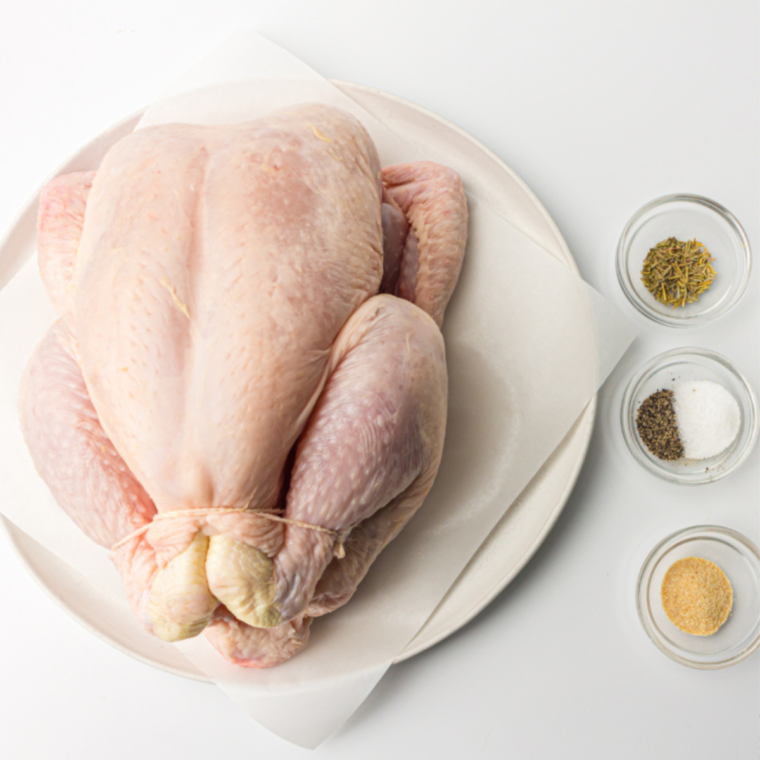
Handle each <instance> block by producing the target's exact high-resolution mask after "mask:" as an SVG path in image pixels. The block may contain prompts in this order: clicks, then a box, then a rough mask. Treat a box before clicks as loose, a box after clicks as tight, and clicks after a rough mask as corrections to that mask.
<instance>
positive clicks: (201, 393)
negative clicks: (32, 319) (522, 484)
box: [20, 105, 467, 667]
mask: <svg viewBox="0 0 760 760" xmlns="http://www.w3.org/2000/svg"><path fill="white" fill-rule="evenodd" d="M466 232H467V209H466V202H465V199H464V193H463V191H462V186H461V182H460V180H459V178H458V176H457V175H456V174H455V173H454V172H452V171H451V170H448V169H446V168H444V167H441V166H438V165H436V164H432V163H429V162H422V163H419V164H409V165H399V166H393V167H388V168H386V169H385V170H383V171H382V172H381V170H380V164H379V160H378V156H377V153H376V150H375V147H374V145H373V143H372V141H371V139H370V138H369V135H368V134H367V133H366V131H365V130H364V128H363V127H362V126H361V124H360V123H359V122H358V121H356V119H354V118H353V117H351V116H349V115H348V114H345V113H344V112H342V111H339V110H337V109H334V108H331V107H327V106H320V105H307V106H300V107H296V108H291V109H287V110H284V111H280V112H277V113H275V114H272V115H271V116H268V117H266V118H263V119H259V120H257V121H254V122H249V123H245V124H236V125H231V126H224V127H199V126H192V125H178V124H173V125H165V126H160V127H152V128H148V129H144V130H140V131H138V132H136V133H133V134H132V135H129V136H128V137H126V138H124V139H122V140H121V141H120V142H119V143H117V144H116V145H115V146H114V147H113V148H112V149H111V150H110V151H109V153H108V154H107V155H106V157H105V158H104V160H103V162H102V164H101V166H100V167H99V169H98V171H97V172H87V173H77V174H73V175H67V176H63V177H59V178H57V179H55V180H53V182H51V183H50V184H49V185H48V186H47V187H46V188H45V189H44V191H43V193H42V195H41V198H40V211H39V233H38V252H39V266H40V272H41V275H42V278H43V281H44V282H45V285H46V288H47V290H48V294H49V296H50V299H51V302H52V303H53V305H54V307H55V308H56V311H57V312H58V314H59V316H60V319H59V321H58V322H56V324H55V325H53V327H52V328H51V329H50V331H49V332H48V334H47V335H46V336H45V338H44V339H43V340H42V342H41V343H40V345H39V346H38V347H37V349H36V350H35V352H34V354H33V356H32V358H31V360H30V363H29V366H28V368H27V371H26V375H25V377H24V381H23V383H22V388H21V394H20V411H21V417H22V427H23V430H24V434H25V437H26V440H27V443H28V445H29V448H30V451H31V453H32V457H33V459H34V461H35V464H36V466H37V468H38V470H39V472H40V474H41V476H42V477H43V478H44V480H45V481H46V483H47V484H48V486H49V487H50V489H51V491H52V493H53V495H54V496H55V498H56V499H57V501H58V502H59V504H60V505H61V507H62V508H63V509H64V510H66V512H67V513H68V514H69V515H70V516H71V517H72V519H74V520H75V521H76V522H77V523H78V524H79V525H80V527H81V528H82V529H83V530H84V531H85V532H86V533H87V535H88V536H89V537H90V538H92V539H93V540H94V541H97V542H98V543H100V544H101V545H103V546H105V547H108V548H110V549H112V559H113V561H114V562H115V564H116V566H117V567H118V569H119V570H120V572H121V574H122V578H123V581H124V586H125V591H126V594H127V597H128V599H129V601H130V604H131V606H132V608H133V609H134V611H135V614H136V615H137V617H138V619H139V620H140V622H141V623H142V625H143V626H144V627H145V628H146V629H147V630H148V631H150V632H152V633H154V634H156V635H157V636H159V637H161V638H162V639H165V640H169V641H171V640H178V639H182V638H187V637H190V636H195V635H197V634H198V633H200V632H201V631H202V630H204V629H206V631H207V636H208V638H209V639H210V640H211V641H212V643H213V644H214V645H215V646H216V647H217V649H219V651H220V652H221V653H222V654H223V655H224V656H225V657H227V659H229V660H231V661H233V662H236V663H239V664H242V665H248V666H256V667H265V666H271V665H274V664H276V663H278V662H281V661H283V660H285V659H288V658H289V657H291V656H292V655H293V654H295V653H296V652H298V651H299V650H300V649H301V648H302V647H303V646H304V645H305V644H306V642H307V639H308V630H309V624H310V621H311V618H312V617H313V616H316V615H321V614H325V613H326V612H330V611H332V610H334V609H335V608H336V607H338V606H340V605H341V604H343V603H345V602H346V601H347V600H348V599H349V598H350V596H351V595H352V593H353V592H354V590H355V589H356V586H357V584H358V583H359V582H360V581H361V579H362V578H363V577H364V575H365V574H366V572H367V570H368V569H369V567H370V565H371V563H372V561H373V560H374V559H375V557H376V556H377V554H378V553H379V552H380V551H381V549H382V548H383V547H384V546H385V545H386V544H387V543H388V542H389V541H390V540H392V538H393V537H394V536H395V535H397V533H398V531H399V530H401V528H402V527H403V525H404V524H405V523H406V522H407V521H408V520H409V518H410V517H411V516H412V515H413V514H414V512H415V511H416V509H417V508H418V507H419V506H420V504H421V503H422V501H423V500H424V498H425V496H426V494H427V492H428V491H429V489H430V487H431V485H432V483H433V480H434V478H435V475H436V472H437V469H438V465H439V463H440V458H441V452H442V448H443V439H444V431H445V423H446V393H447V373H446V361H445V352H444V345H443V338H442V336H441V333H440V325H441V322H442V319H443V314H444V310H445V307H446V304H447V302H448V299H449V297H450V296H451V293H452V292H453V289H454V286H455V284H456V280H457V277H458V275H459V269H460V267H461V263H462V257H463V254H464V247H465V241H466Z"/></svg>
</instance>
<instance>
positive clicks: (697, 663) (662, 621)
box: [636, 525, 760, 670]
mask: <svg viewBox="0 0 760 760" xmlns="http://www.w3.org/2000/svg"><path fill="white" fill-rule="evenodd" d="M686 557H702V558H704V559H706V560H709V561H710V562H714V563H715V564H716V565H717V566H718V567H719V568H720V569H721V570H722V571H723V572H724V573H725V574H726V577H727V578H728V580H729V581H730V582H731V587H732V589H733V606H732V608H731V613H730V615H729V616H728V620H726V622H725V623H724V624H723V625H722V626H721V627H720V628H719V629H718V630H717V631H716V632H715V633H714V634H712V635H711V636H694V635H692V634H689V633H684V632H683V631H681V630H680V629H679V628H677V627H676V626H675V625H673V623H671V622H670V620H669V619H668V616H667V615H666V614H665V610H664V609H663V607H662V597H661V588H662V581H663V578H664V577H665V573H666V572H667V570H668V568H669V567H670V566H671V565H672V564H673V563H674V562H677V561H678V560H679V559H684V558H686ZM636 605H637V608H638V613H639V618H640V619H641V623H642V625H643V626H644V630H645V631H646V633H647V635H648V636H649V638H650V639H652V641H653V642H654V643H655V645H656V646H657V647H658V648H659V649H661V650H662V651H663V652H664V653H665V654H666V655H668V657H670V658H672V659H673V660H675V661H676V662H680V663H681V664H682V665H688V666H690V667H692V668H700V669H702V670H715V669H717V668H725V667H728V666H729V665H734V664H735V663H737V662H740V661H741V660H743V659H744V658H745V657H748V656H749V655H750V654H752V652H754V651H755V650H756V649H757V648H758V646H760V553H759V552H758V550H757V547H756V546H755V545H754V544H753V543H752V542H751V541H750V540H749V539H747V538H745V537H744V536H742V535H741V534H740V533H737V532H736V531H733V530H730V529H728V528H721V527H718V526H715V525H704V526H698V527H694V528H687V529H686V530H682V531H678V532H677V533H673V534H672V535H670V536H668V537H667V538H666V539H664V540H663V541H661V542H660V543H659V544H658V545H657V546H656V547H655V548H654V549H653V550H652V552H651V554H650V555H649V556H648V557H647V559H646V562H644V566H643V567H642V568H641V572H640V573H639V580H638V585H637V588H636Z"/></svg>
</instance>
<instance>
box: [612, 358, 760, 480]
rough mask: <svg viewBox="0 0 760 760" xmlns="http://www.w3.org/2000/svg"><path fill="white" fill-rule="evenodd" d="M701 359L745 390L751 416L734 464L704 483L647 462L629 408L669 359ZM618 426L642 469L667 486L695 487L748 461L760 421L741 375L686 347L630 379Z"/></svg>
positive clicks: (724, 362)
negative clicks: (745, 437) (741, 448)
mask: <svg viewBox="0 0 760 760" xmlns="http://www.w3.org/2000/svg"><path fill="white" fill-rule="evenodd" d="M690 355H691V356H693V355H697V356H701V357H703V358H706V359H709V360H710V361H714V362H716V363H718V364H720V365H721V366H722V367H723V368H724V369H726V370H727V371H728V372H729V373H731V374H732V375H733V376H734V377H735V378H736V379H737V380H738V381H739V383H740V384H741V385H742V386H743V387H744V389H745V391H746V393H747V398H748V399H749V407H750V414H749V417H748V419H747V420H745V422H746V424H747V425H748V426H749V436H748V438H747V441H746V443H745V445H744V449H743V450H742V451H741V452H740V453H739V454H738V456H737V458H736V461H735V462H734V463H733V464H732V465H731V466H730V467H727V468H726V469H725V470H723V471H722V472H720V473H719V474H718V475H717V476H716V475H715V474H711V475H706V476H705V477H704V479H701V480H700V479H698V478H690V479H689V480H685V479H682V478H680V477H678V476H677V475H674V474H673V473H672V472H671V471H669V470H665V469H664V468H662V467H659V466H658V465H657V463H656V462H654V461H653V460H652V459H650V457H649V456H647V454H646V453H644V451H643V449H642V445H640V444H639V439H638V436H637V433H636V430H635V423H632V422H631V413H632V405H633V403H634V399H635V396H636V390H637V389H638V387H639V386H640V385H641V383H642V382H644V381H645V380H646V379H647V378H648V377H650V376H651V375H653V374H654V373H655V372H658V371H659V370H660V369H661V367H662V366H663V365H664V364H666V363H668V362H669V361H670V360H671V359H673V358H675V357H679V356H684V357H687V356H690ZM620 424H621V427H622V429H623V439H624V440H625V443H626V445H627V446H628V450H629V451H630V452H631V454H632V455H633V458H634V459H635V460H636V461H637V462H638V463H639V464H640V465H642V466H643V467H644V468H645V469H646V470H648V471H649V472H651V473H653V474H655V475H657V476H658V477H660V478H662V479H663V480H667V481H668V482H670V483H677V484H678V485H687V486H698V485H704V484H705V483H715V482H717V481H718V480H722V479H723V478H725V477H726V476H728V475H730V474H731V473H732V472H735V471H736V470H737V469H738V468H739V467H741V465H742V464H744V462H745V461H746V460H747V458H748V457H749V455H750V454H751V453H752V449H753V448H754V447H755V443H756V441H757V437H758V431H759V430H760V417H759V416H758V403H757V398H756V397H755V392H754V391H753V390H752V386H751V385H750V384H749V381H748V380H747V378H746V377H745V376H744V373H743V372H742V371H741V370H740V369H738V368H737V367H736V366H734V364H732V363H731V362H730V361H729V360H728V359H726V357H725V356H721V354H719V353H717V352H715V351H710V350H709V349H707V348H698V347H696V346H686V347H682V348H672V349H670V350H669V351H665V352H663V353H661V354H657V356H655V357H653V358H652V359H650V360H649V361H648V362H647V363H646V364H644V366H642V367H641V368H639V370H638V371H636V372H634V374H633V376H632V377H631V379H630V380H629V381H628V385H627V386H626V388H625V392H624V393H623V401H622V403H621V405H620Z"/></svg>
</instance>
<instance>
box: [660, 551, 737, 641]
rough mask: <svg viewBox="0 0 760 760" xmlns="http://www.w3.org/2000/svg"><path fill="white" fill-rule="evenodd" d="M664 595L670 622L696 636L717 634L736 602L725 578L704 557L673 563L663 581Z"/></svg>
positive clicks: (717, 568) (729, 583)
mask: <svg viewBox="0 0 760 760" xmlns="http://www.w3.org/2000/svg"><path fill="white" fill-rule="evenodd" d="M661 595H662V607H663V609H664V610H665V614H666V615H667V616H668V619H669V620H670V622H671V623H673V625H675V626H676V627H677V628H679V629H680V630H681V631H683V632H684V633H691V634H693V635H695V636H710V635H712V634H713V633H715V632H716V631H717V630H718V629H719V628H720V627H721V626H722V625H723V623H725V622H726V620H727V619H728V615H729V613H730V612H731V606H732V604H733V600H734V594H733V590H732V588H731V582H730V581H729V580H728V578H727V577H726V574H725V573H724V572H723V571H722V570H721V569H720V568H719V567H718V566H717V565H716V564H715V563H714V562H710V561H709V560H706V559H703V558H702V557H686V558H685V559H680V560H678V561H677V562H674V563H673V564H672V565H671V566H670V567H669V568H668V571H667V572H666V573H665V577H664V578H663V580H662V588H661Z"/></svg>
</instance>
